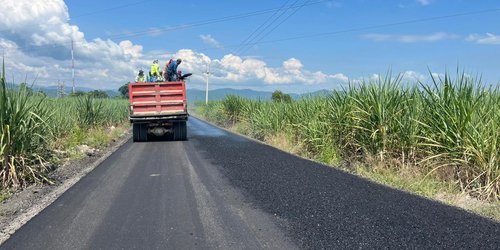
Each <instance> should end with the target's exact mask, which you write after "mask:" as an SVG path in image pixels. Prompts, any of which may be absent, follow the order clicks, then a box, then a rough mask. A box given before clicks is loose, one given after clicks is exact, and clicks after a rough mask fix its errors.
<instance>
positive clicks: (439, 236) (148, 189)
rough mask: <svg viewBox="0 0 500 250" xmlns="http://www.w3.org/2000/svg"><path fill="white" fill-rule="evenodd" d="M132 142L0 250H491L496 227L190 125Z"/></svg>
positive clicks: (498, 242) (498, 234)
mask: <svg viewBox="0 0 500 250" xmlns="http://www.w3.org/2000/svg"><path fill="white" fill-rule="evenodd" d="M188 133H189V136H188V138H189V140H188V141H184V142H174V141H157V142H148V143H132V142H128V143H127V144H125V145H124V146H123V147H121V148H120V149H119V150H118V151H116V152H115V153H114V154H112V155H111V156H110V157H109V158H108V159H107V160H106V161H104V162H103V163H102V164H101V165H100V166H99V167H97V168H96V169H95V170H94V171H93V172H91V173H90V174H88V175H87V176H85V177H84V178H82V179H81V180H80V181H79V182H78V183H77V184H76V185H74V186H73V187H72V188H70V189H69V190H68V191H67V192H66V193H64V194H63V195H62V196H61V197H60V198H59V199H57V200H56V201H55V202H54V203H53V204H52V205H50V206H49V207H47V208H46V209H45V210H43V211H42V212H41V213H40V214H39V215H38V216H36V217H35V218H33V219H32V220H31V221H29V222H28V223H27V224H26V225H24V226H23V227H21V229H19V230H18V231H17V232H16V233H15V234H14V235H13V236H12V237H11V238H10V239H9V240H8V241H7V242H6V243H4V244H3V245H2V246H1V247H0V248H2V249H81V248H84V249H130V248H132V249H158V248H159V249H207V248H212V249H213V248H215V249H243V248H244V249H261V248H267V249H293V248H314V249H320V248H326V249H332V248H342V249H345V248H348V249H352V248H357V249H359V248H370V249H372V248H376V249H381V248H391V249H402V248H403V249H407V248H411V249H443V248H446V249H499V248H500V224H499V223H496V222H493V221H491V220H488V219H484V218H481V217H478V216H475V215H472V214H470V213H467V212H465V211H463V210H460V209H456V208H453V207H449V206H445V205H442V204H440V203H437V202H433V201H429V200H426V199H423V198H420V197H417V196H414V195H411V194H407V193H404V192H401V191H397V190H393V189H390V188H387V187H384V186H381V185H378V184H375V183H372V182H369V181H366V180H363V179H360V178H358V177H355V176H352V175H349V174H346V173H343V172H341V171H338V170H335V169H332V168H329V167H326V166H323V165H321V164H318V163H314V162H311V161H307V160H304V159H301V158H298V157H294V156H292V155H289V154H287V153H284V152H281V151H279V150H276V149H274V148H272V147H269V146H266V145H262V144H260V143H256V142H254V141H251V140H248V139H245V138H243V137H240V136H236V135H233V134H231V133H227V132H225V131H223V130H220V129H218V128H215V127H213V126H211V125H209V124H207V123H205V122H202V121H200V120H197V119H195V118H191V119H190V121H189V122H188Z"/></svg>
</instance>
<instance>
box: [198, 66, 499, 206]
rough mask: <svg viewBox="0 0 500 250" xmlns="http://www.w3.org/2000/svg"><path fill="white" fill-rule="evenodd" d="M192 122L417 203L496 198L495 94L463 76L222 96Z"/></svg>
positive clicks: (201, 109)
mask: <svg viewBox="0 0 500 250" xmlns="http://www.w3.org/2000/svg"><path fill="white" fill-rule="evenodd" d="M197 113H198V114H200V115H202V116H203V117H205V118H206V119H208V120H210V121H213V122H215V123H217V124H219V125H222V126H227V127H234V128H236V129H237V131H238V132H241V133H244V134H247V135H250V136H252V137H254V138H257V139H260V140H266V141H273V140H276V138H281V139H283V138H284V139H285V140H289V142H287V143H278V144H282V145H293V146H294V149H293V151H297V152H298V153H299V154H301V155H303V156H306V157H309V158H313V159H316V160H319V161H322V162H325V163H328V164H338V163H341V162H344V163H345V162H348V163H349V164H344V165H350V166H361V167H349V168H348V169H349V170H351V171H354V172H356V173H358V174H361V175H363V176H365V177H369V178H371V179H375V180H377V181H380V182H382V183H386V184H391V185H394V186H398V187H400V188H403V187H408V188H403V189H407V190H410V191H414V192H417V193H421V194H422V195H426V196H435V195H437V193H439V192H452V191H450V190H455V191H456V192H457V193H458V192H459V191H462V192H465V193H468V194H470V195H472V196H475V197H478V198H480V199H484V200H497V201H498V200H499V199H500V90H499V89H498V88H491V87H490V88H486V87H484V85H483V84H482V83H481V81H480V79H476V78H473V77H469V76H466V75H465V74H457V77H456V79H452V78H450V76H449V74H447V75H446V76H444V77H443V78H439V79H437V78H434V77H433V78H432V82H431V83H429V84H426V83H421V84H420V85H419V86H411V84H407V83H403V82H402V76H401V75H399V76H397V77H391V76H390V75H388V76H386V77H385V78H383V77H381V78H379V79H378V80H376V81H370V82H362V83H360V84H351V86H349V87H348V88H347V89H345V90H343V91H336V92H333V94H331V95H330V96H325V97H311V98H305V99H300V100H297V101H292V102H283V101H276V102H266V101H253V100H247V99H243V98H240V97H237V96H228V97H227V98H226V99H225V100H223V101H219V102H210V103H209V104H208V105H207V106H205V105H203V106H200V107H199V108H198V110H197ZM298 146H300V150H298V149H297V148H296V147H298ZM403 173H405V174H403ZM408 173H411V174H410V175H409V174H408ZM403 175H406V176H410V177H411V178H404V176H403ZM402 178H403V179H402ZM398 182H399V184H398ZM411 183H413V184H411ZM410 184H411V185H410Z"/></svg>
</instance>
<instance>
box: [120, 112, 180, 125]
mask: <svg viewBox="0 0 500 250" xmlns="http://www.w3.org/2000/svg"><path fill="white" fill-rule="evenodd" d="M188 117H189V114H187V113H185V114H175V115H159V116H130V118H129V120H130V122H131V123H149V122H173V121H187V120H188Z"/></svg>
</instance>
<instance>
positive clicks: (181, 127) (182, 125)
mask: <svg viewBox="0 0 500 250" xmlns="http://www.w3.org/2000/svg"><path fill="white" fill-rule="evenodd" d="M174 140H175V141H185V140H187V126H186V122H185V121H181V122H176V123H174Z"/></svg>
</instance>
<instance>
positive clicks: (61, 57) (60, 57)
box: [0, 0, 142, 88]
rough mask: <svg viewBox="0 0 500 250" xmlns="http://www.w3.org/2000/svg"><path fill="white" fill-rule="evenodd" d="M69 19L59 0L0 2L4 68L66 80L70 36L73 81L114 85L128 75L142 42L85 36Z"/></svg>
mask: <svg viewBox="0 0 500 250" xmlns="http://www.w3.org/2000/svg"><path fill="white" fill-rule="evenodd" d="M68 20H69V13H68V8H67V6H66V5H65V3H64V1H62V0H35V1H28V0H17V1H13V0H7V1H3V2H2V11H1V12H0V30H2V33H1V34H0V37H1V40H0V46H1V47H2V48H3V49H4V50H5V55H6V66H7V68H8V71H7V73H9V74H12V75H23V74H28V77H30V75H31V73H32V74H34V75H31V77H32V78H35V76H36V75H38V79H37V84H54V83H55V82H57V81H58V80H61V81H66V82H69V80H68V79H69V78H70V77H71V74H70V72H71V70H70V69H71V53H70V51H71V41H72V40H73V41H74V45H75V46H74V50H75V58H76V62H75V66H76V68H77V70H76V72H75V73H76V76H77V83H80V84H85V85H86V86H87V87H94V88H115V87H116V86H119V85H121V84H123V83H125V82H127V81H128V80H129V79H131V78H132V77H133V75H134V71H136V68H137V66H138V64H140V63H139V58H141V57H142V46H140V45H135V44H133V43H132V42H131V41H127V40H125V41H121V42H119V43H115V42H113V41H111V40H102V39H95V40H93V41H87V40H86V39H85V35H84V33H83V32H81V31H80V30H79V27H78V26H76V25H71V24H70V23H69V22H68ZM84 81H85V82H84Z"/></svg>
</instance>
